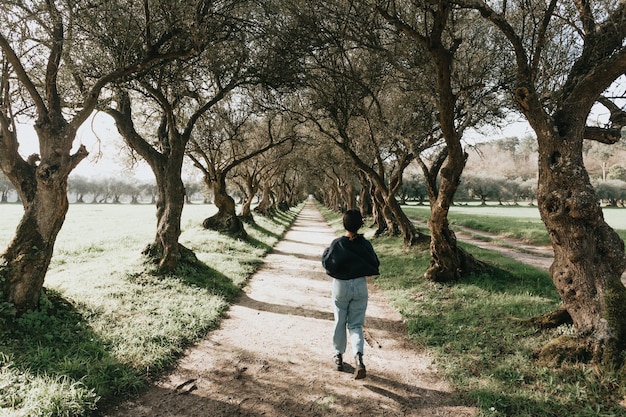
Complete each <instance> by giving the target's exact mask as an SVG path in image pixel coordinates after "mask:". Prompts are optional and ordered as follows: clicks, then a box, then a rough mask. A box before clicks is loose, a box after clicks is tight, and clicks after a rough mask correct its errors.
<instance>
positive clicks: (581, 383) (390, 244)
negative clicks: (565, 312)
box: [324, 210, 626, 417]
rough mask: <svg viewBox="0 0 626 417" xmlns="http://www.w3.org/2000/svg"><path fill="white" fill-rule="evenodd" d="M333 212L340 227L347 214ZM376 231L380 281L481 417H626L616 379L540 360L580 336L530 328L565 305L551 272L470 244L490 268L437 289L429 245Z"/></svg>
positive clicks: (565, 329)
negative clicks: (429, 274) (560, 341)
mask: <svg viewBox="0 0 626 417" xmlns="http://www.w3.org/2000/svg"><path fill="white" fill-rule="evenodd" d="M324 214H325V216H326V217H327V218H328V219H329V220H330V221H331V224H333V225H334V226H335V228H336V229H337V230H339V229H340V222H339V215H338V214H336V213H332V212H328V211H326V210H324ZM371 234H372V232H371V231H368V232H366V236H368V237H369V238H370V239H371V241H372V243H373V245H374V248H375V250H376V252H377V253H378V255H379V258H380V261H381V268H380V270H381V275H380V276H379V277H377V278H376V283H377V285H379V286H380V287H381V288H382V289H383V290H384V291H385V292H386V294H387V296H388V297H389V299H390V300H391V301H392V303H393V304H394V306H395V308H396V309H397V310H398V311H399V312H400V313H401V314H402V316H403V317H404V319H405V320H406V323H407V330H408V335H409V337H410V338H411V339H412V340H413V342H414V343H415V344H416V345H417V346H418V347H422V348H424V349H428V350H429V351H430V352H432V353H433V355H434V356H435V362H436V365H437V367H438V368H439V369H440V370H441V371H442V372H443V374H444V375H445V378H446V380H447V381H448V382H449V384H450V385H451V386H452V387H453V388H454V389H455V390H456V391H457V392H458V395H459V396H460V397H461V399H460V400H461V401H462V402H465V403H466V404H469V405H475V406H477V407H478V410H479V416H516V417H535V416H555V417H556V416H568V417H569V416H576V417H591V416H626V409H625V408H623V407H621V406H620V405H618V402H619V401H622V400H623V399H624V395H625V394H626V390H625V389H624V385H620V381H619V378H618V376H617V375H616V374H614V373H611V372H607V371H602V370H600V369H599V368H596V367H595V366H591V365H588V364H582V363H564V364H562V365H561V366H560V367H556V368H554V367H546V366H541V365H539V364H538V363H537V360H536V355H537V352H538V351H539V349H540V348H541V347H542V346H543V345H544V344H545V343H547V342H548V341H549V340H551V339H553V338H555V337H557V336H559V335H561V334H564V333H571V332H572V329H571V328H570V327H568V326H561V327H559V328H557V329H554V330H546V331H541V330H539V329H537V328H535V327H533V326H529V325H527V324H524V322H523V320H524V319H527V318H531V317H535V316H539V315H542V314H545V313H548V312H551V311H553V310H555V309H556V308H557V307H558V306H559V304H560V298H559V296H558V294H557V293H556V290H555V288H554V285H553V284H552V282H551V280H550V278H549V276H548V274H547V273H546V272H543V271H541V270H538V269H535V268H533V267H530V266H527V265H524V264H521V263H519V262H517V261H514V260H512V259H510V258H507V257H504V256H501V255H499V254H497V253H495V252H490V251H486V250H482V249H479V248H476V247H471V246H467V245H463V246H464V248H465V249H467V250H468V251H469V252H471V253H472V254H473V255H474V256H476V257H477V258H479V259H481V260H483V261H485V262H487V263H489V265H490V270H489V272H487V273H482V274H479V275H476V276H471V277H467V278H464V279H463V280H462V281H461V282H458V283H456V284H452V285H441V284H434V283H431V282H429V281H426V280H425V279H424V272H425V271H426V269H427V268H428V265H429V261H430V255H429V249H428V247H427V246H420V247H416V248H412V249H411V250H410V251H408V252H407V250H406V249H404V248H403V247H402V241H401V239H400V238H390V237H380V238H372V236H371ZM622 384H623V381H622Z"/></svg>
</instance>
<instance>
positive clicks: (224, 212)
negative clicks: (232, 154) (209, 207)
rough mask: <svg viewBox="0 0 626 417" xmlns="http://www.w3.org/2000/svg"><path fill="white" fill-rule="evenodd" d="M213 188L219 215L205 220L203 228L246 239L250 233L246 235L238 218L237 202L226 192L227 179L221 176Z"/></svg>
mask: <svg viewBox="0 0 626 417" xmlns="http://www.w3.org/2000/svg"><path fill="white" fill-rule="evenodd" d="M212 186H213V197H214V203H215V206H216V207H217V210H218V211H217V214H215V215H213V216H211V217H209V218H207V219H205V220H204V221H203V222H202V226H203V227H204V228H205V229H211V230H217V231H219V232H225V233H228V234H229V235H231V236H234V237H237V238H241V239H245V238H246V237H247V236H248V233H246V229H245V228H244V226H243V222H242V221H241V219H239V217H237V213H236V211H235V209H236V207H235V200H233V198H232V197H231V196H229V195H228V193H227V192H226V178H225V177H224V176H219V177H218V180H217V181H215V182H214V183H213V184H212Z"/></svg>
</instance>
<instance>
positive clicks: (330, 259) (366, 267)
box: [322, 210, 380, 379]
mask: <svg viewBox="0 0 626 417" xmlns="http://www.w3.org/2000/svg"><path fill="white" fill-rule="evenodd" d="M361 226H363V217H361V213H360V212H359V211H358V210H348V211H346V212H345V213H344V215H343V227H344V228H345V229H346V234H345V235H344V236H342V237H339V238H337V239H335V240H333V241H332V242H331V244H330V246H329V247H328V248H326V250H324V254H323V255H322V265H324V268H325V269H326V273H327V274H328V275H330V276H331V277H333V288H332V299H333V310H334V315H335V331H334V334H333V345H334V348H335V358H334V359H335V364H336V365H337V370H339V371H341V370H343V354H344V353H345V351H346V345H347V333H348V332H349V334H350V342H351V344H352V352H353V353H354V356H355V360H356V368H355V373H354V377H355V379H362V378H365V375H366V373H365V365H364V364H363V346H364V338H363V323H364V322H365V310H366V309H367V298H368V294H367V280H366V278H367V277H368V276H372V275H378V274H379V272H378V267H379V265H380V262H379V261H378V257H377V256H376V252H374V248H373V247H372V244H371V243H370V242H369V241H368V240H367V239H365V237H363V235H361V234H359V233H358V230H359V229H360V228H361ZM346 329H347V330H346Z"/></svg>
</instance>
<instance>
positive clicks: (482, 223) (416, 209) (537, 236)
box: [402, 205, 626, 245]
mask: <svg viewBox="0 0 626 417" xmlns="http://www.w3.org/2000/svg"><path fill="white" fill-rule="evenodd" d="M402 209H403V210H404V212H405V213H407V215H408V216H409V217H410V218H413V219H417V220H420V221H424V222H425V221H427V220H428V216H429V215H430V207H429V206H403V208H402ZM603 213H604V217H605V219H606V221H607V223H608V224H609V225H610V226H611V227H613V228H615V229H616V230H615V231H616V232H617V234H618V235H619V236H620V237H621V238H622V240H626V210H624V209H619V208H604V209H603ZM448 220H449V221H450V224H451V225H452V226H455V225H456V226H463V227H468V228H470V229H475V230H480V231H484V232H489V233H493V234H496V235H499V236H502V237H505V238H513V239H519V240H522V241H524V242H527V243H530V244H534V245H549V244H550V237H549V236H548V232H547V231H546V227H545V225H544V224H543V222H542V221H541V219H540V217H539V211H538V210H537V207H519V206H476V205H471V206H470V205H468V206H466V205H463V206H461V205H459V206H453V207H451V208H450V212H449V214H448Z"/></svg>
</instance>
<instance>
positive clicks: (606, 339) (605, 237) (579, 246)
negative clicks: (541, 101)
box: [537, 129, 626, 364]
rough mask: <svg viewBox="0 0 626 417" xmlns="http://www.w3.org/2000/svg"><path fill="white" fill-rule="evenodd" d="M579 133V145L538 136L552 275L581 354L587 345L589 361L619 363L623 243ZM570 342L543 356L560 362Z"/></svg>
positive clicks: (623, 341) (625, 304)
mask: <svg viewBox="0 0 626 417" xmlns="http://www.w3.org/2000/svg"><path fill="white" fill-rule="evenodd" d="M555 131H556V129H555ZM572 134H576V133H575V132H572ZM577 134H578V135H580V136H579V139H577V140H576V139H574V140H572V139H571V136H569V135H568V136H559V135H557V134H554V135H546V136H540V135H538V142H539V187H538V192H537V203H538V207H539V212H540V214H541V218H542V220H543V222H544V223H545V225H546V228H547V230H548V232H549V234H550V239H551V241H552V247H553V249H554V262H553V263H552V265H551V266H550V275H551V276H552V281H553V282H554V285H555V286H556V289H557V290H558V292H559V295H560V296H561V298H562V299H563V306H564V308H565V309H566V310H567V312H568V313H569V315H570V316H571V317H572V320H573V322H574V327H575V329H576V330H577V338H576V339H577V340H578V342H577V349H580V347H581V346H582V347H584V350H585V351H587V354H588V357H589V358H590V359H593V360H595V361H597V362H601V363H607V364H614V363H619V361H620V359H619V358H620V355H621V353H620V352H623V351H624V350H625V349H626V288H625V287H624V285H623V284H622V282H621V275H622V273H623V271H624V269H625V268H626V256H625V254H624V242H623V241H622V239H621V238H620V237H619V235H617V233H616V232H615V231H614V230H613V229H612V228H611V227H610V226H609V225H607V223H606V222H605V221H604V217H603V214H602V209H601V207H600V204H599V199H598V197H597V195H596V193H595V190H594V189H593V186H592V185H591V183H590V180H589V177H588V175H587V171H586V169H585V167H584V164H583V159H582V140H581V139H580V137H582V135H583V133H582V131H579V132H578V133H577ZM565 339H567V338H562V339H560V340H557V341H554V342H552V343H550V344H548V345H546V346H545V347H544V350H543V352H542V357H543V358H544V359H546V360H548V361H555V360H556V361H558V360H559V357H560V355H562V354H563V351H565V352H568V351H570V350H571V349H570V347H568V346H571V341H567V340H565ZM566 354H569V353H566Z"/></svg>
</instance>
